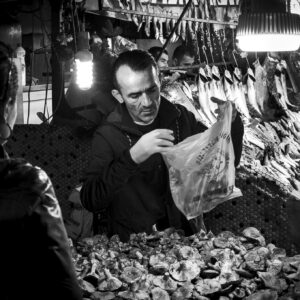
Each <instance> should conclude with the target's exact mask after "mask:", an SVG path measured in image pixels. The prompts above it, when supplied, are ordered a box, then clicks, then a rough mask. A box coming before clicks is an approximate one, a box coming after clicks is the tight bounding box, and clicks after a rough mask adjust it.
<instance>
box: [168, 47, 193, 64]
mask: <svg viewBox="0 0 300 300" xmlns="http://www.w3.org/2000/svg"><path fill="white" fill-rule="evenodd" d="M185 55H187V56H190V57H195V52H194V51H193V49H191V48H188V47H187V46H185V45H180V46H178V47H177V48H176V49H175V51H174V53H173V57H172V59H173V60H174V59H175V58H176V59H177V61H181V60H182V58H183V57H184V56H185Z"/></svg>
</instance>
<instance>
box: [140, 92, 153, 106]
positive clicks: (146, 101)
mask: <svg viewBox="0 0 300 300" xmlns="http://www.w3.org/2000/svg"><path fill="white" fill-rule="evenodd" d="M142 104H143V106H151V104H152V102H151V98H150V97H149V96H148V95H147V93H143V95H142Z"/></svg>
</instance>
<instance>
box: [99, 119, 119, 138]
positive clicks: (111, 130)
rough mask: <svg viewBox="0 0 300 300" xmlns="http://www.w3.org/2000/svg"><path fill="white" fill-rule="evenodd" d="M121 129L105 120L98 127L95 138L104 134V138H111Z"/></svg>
mask: <svg viewBox="0 0 300 300" xmlns="http://www.w3.org/2000/svg"><path fill="white" fill-rule="evenodd" d="M119 131H120V129H119V128H118V127H116V126H114V125H113V124H112V123H110V122H107V121H104V122H103V123H102V124H101V125H100V126H98V128H97V129H96V130H95V133H94V138H95V137H99V136H102V137H104V138H110V137H113V136H114V135H115V134H117V133H118V132H119Z"/></svg>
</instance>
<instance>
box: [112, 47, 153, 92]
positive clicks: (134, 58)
mask: <svg viewBox="0 0 300 300" xmlns="http://www.w3.org/2000/svg"><path fill="white" fill-rule="evenodd" d="M121 66H128V67H129V68H130V69H132V70H133V71H144V70H146V69H148V68H149V67H154V68H155V69H156V71H157V72H158V67H157V64H156V61H155V60H154V58H153V57H152V55H150V54H149V53H148V52H147V51H143V50H132V51H125V52H123V53H121V54H120V55H119V57H118V58H117V59H116V61H115V63H114V66H113V84H114V87H115V88H116V89H117V88H118V81H117V77H116V74H117V71H118V70H119V68H120V67H121Z"/></svg>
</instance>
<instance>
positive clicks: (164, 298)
mask: <svg viewBox="0 0 300 300" xmlns="http://www.w3.org/2000/svg"><path fill="white" fill-rule="evenodd" d="M151 294H152V299H153V300H170V296H169V294H168V293H167V292H166V291H165V290H163V289H161V288H160V287H155V288H153V289H152V290H151Z"/></svg>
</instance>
